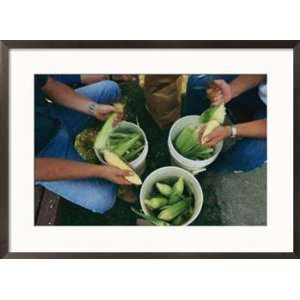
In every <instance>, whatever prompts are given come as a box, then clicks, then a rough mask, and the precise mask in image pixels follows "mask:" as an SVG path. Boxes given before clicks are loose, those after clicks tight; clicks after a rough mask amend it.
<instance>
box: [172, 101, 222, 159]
mask: <svg viewBox="0 0 300 300" xmlns="http://www.w3.org/2000/svg"><path fill="white" fill-rule="evenodd" d="M224 119H225V106H224V104H221V105H217V106H211V107H210V108H208V109H207V110H206V111H204V112H203V113H202V114H201V115H200V117H199V124H198V125H197V126H187V127H185V128H184V129H183V130H182V131H181V132H180V133H179V135H178V136H177V138H176V139H175V142H174V146H175V148H176V149H177V151H178V152H179V153H180V154H181V155H183V156H184V157H186V158H189V159H193V160H195V159H207V158H209V157H211V156H212V155H213V153H214V148H213V147H208V146H206V145H205V138H206V136H207V135H208V134H210V133H211V132H212V131H213V130H214V129H216V128H217V127H218V126H220V125H221V124H223V122H224ZM203 126H204V130H203ZM202 130H203V134H202V137H201V140H200V141H199V134H200V132H201V131H202Z"/></svg>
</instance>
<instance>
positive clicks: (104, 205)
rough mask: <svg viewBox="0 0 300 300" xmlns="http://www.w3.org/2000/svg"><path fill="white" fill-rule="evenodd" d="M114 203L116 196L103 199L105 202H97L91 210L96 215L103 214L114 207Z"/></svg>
mask: <svg viewBox="0 0 300 300" xmlns="http://www.w3.org/2000/svg"><path fill="white" fill-rule="evenodd" d="M102 199H104V198H102ZM115 203H116V196H111V197H105V201H97V203H94V205H93V207H92V208H91V210H92V211H93V212H95V213H98V214H105V213H106V212H108V211H109V210H111V209H112V208H113V207H114V205H115Z"/></svg>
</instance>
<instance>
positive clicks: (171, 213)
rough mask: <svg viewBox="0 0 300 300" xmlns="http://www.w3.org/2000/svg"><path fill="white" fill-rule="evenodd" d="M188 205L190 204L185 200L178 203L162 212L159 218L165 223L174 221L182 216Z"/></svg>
mask: <svg viewBox="0 0 300 300" xmlns="http://www.w3.org/2000/svg"><path fill="white" fill-rule="evenodd" d="M188 205H189V204H188V202H187V201H185V200H181V201H178V202H176V203H175V204H173V205H171V206H170V207H168V208H166V209H164V210H162V211H161V212H160V213H159V215H158V216H157V217H158V219H161V220H163V221H172V220H173V219H175V218H176V217H177V216H179V215H180V214H182V213H183V212H184V211H185V210H186V209H187V207H188Z"/></svg>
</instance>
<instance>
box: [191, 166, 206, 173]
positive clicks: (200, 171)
mask: <svg viewBox="0 0 300 300" xmlns="http://www.w3.org/2000/svg"><path fill="white" fill-rule="evenodd" d="M205 171H206V168H201V169H198V170H195V171H191V173H192V174H193V175H198V174H199V173H202V172H205Z"/></svg>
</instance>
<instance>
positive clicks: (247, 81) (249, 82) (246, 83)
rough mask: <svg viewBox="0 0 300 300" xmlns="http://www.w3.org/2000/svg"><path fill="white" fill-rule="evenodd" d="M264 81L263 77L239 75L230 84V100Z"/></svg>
mask: <svg viewBox="0 0 300 300" xmlns="http://www.w3.org/2000/svg"><path fill="white" fill-rule="evenodd" d="M264 79H265V75H240V76H238V77H237V78H236V79H234V80H232V81H231V82H230V84H229V85H230V86H231V93H232V98H235V97H237V96H239V95H240V94H242V93H244V92H246V91H248V90H250V89H252V88H254V87H256V86H257V85H258V84H260V83H261V82H262V81H263V80H264Z"/></svg>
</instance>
